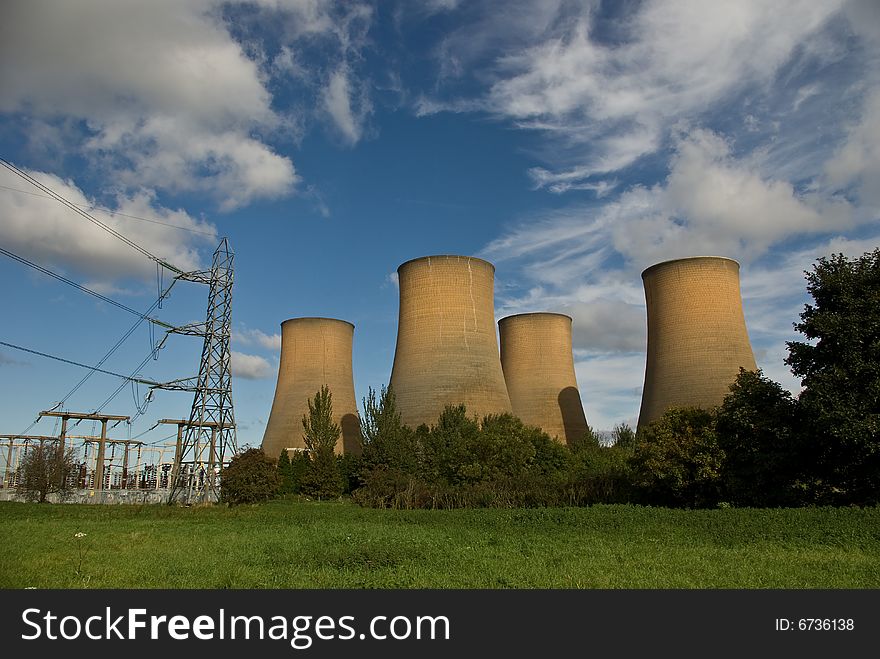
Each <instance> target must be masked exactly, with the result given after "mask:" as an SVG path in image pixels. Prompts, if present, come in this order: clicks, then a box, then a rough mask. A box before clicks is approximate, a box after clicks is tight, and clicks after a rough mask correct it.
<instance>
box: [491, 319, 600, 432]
mask: <svg viewBox="0 0 880 659" xmlns="http://www.w3.org/2000/svg"><path fill="white" fill-rule="evenodd" d="M498 329H499V331H500V336H501V367H502V369H503V370H504V380H505V381H506V382H507V393H508V394H510V404H511V406H512V407H513V413H514V414H515V415H516V416H518V417H519V418H520V419H521V420H522V421H523V423H526V424H528V425H531V426H538V427H539V428H541V429H542V430H543V431H544V432H546V433H547V434H548V435H550V436H551V437H555V438H556V440H557V441H559V442H563V443H566V442H567V443H571V442H574V441H576V440H577V439H580V438H581V437H583V435H584V433H585V432H586V430H587V418H586V416H585V415H584V407H583V405H582V404H581V396H580V393H579V392H578V388H577V380H576V379H575V375H574V358H573V356H572V351H571V318H569V317H568V316H565V315H563V314H559V313H524V314H518V315H515V316H507V317H506V318H502V319H501V320H500V321H498Z"/></svg>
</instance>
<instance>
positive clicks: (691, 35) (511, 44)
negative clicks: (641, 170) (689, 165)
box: [419, 0, 845, 192]
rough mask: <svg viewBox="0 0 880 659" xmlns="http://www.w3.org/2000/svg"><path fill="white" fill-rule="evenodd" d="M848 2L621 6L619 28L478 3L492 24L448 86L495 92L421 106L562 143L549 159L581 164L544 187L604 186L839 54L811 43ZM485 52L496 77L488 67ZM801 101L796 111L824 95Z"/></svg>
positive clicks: (546, 6) (459, 55)
mask: <svg viewBox="0 0 880 659" xmlns="http://www.w3.org/2000/svg"><path fill="white" fill-rule="evenodd" d="M844 4H845V2H844V0H824V1H820V2H815V1H814V0H786V1H784V2H781V3H772V4H768V3H766V2H762V1H761V0H742V1H739V2H724V3H706V2H701V1H700V0H648V1H647V2H643V3H636V4H629V5H625V6H621V7H620V8H619V9H620V15H618V16H616V17H615V18H614V19H613V20H612V21H608V20H607V19H603V18H602V17H601V16H600V15H599V14H600V12H597V11H596V3H593V2H584V3H561V2H559V3H558V2H550V3H541V5H540V11H539V10H538V9H537V8H535V7H534V6H531V5H529V4H526V5H524V6H522V7H521V6H520V5H517V6H516V7H515V8H512V9H511V11H508V12H497V11H496V10H495V7H494V6H493V5H492V4H491V3H488V4H483V5H479V6H480V7H482V10H483V19H482V20H481V21H476V22H475V23H473V24H471V25H468V26H466V27H463V28H461V29H460V30H459V31H458V32H456V33H453V34H452V35H451V36H448V37H446V38H445V39H444V40H443V42H442V44H441V46H440V47H439V48H438V54H437V58H438V60H439V62H440V64H441V81H442V80H443V79H444V77H453V78H455V77H461V76H463V75H464V74H465V73H466V72H468V71H472V70H476V71H477V73H478V79H479V80H481V81H484V80H486V79H487V78H488V79H490V80H494V82H492V83H491V84H490V87H489V90H488V92H487V93H486V94H485V95H484V96H482V97H480V98H478V99H476V101H475V99H473V98H471V99H467V98H465V99H462V98H452V99H450V98H448V95H444V94H440V93H438V94H434V98H426V97H422V98H421V100H420V103H419V112H420V113H423V114H424V113H428V112H434V111H440V110H453V111H457V110H458V108H463V109H465V110H473V109H485V110H488V111H489V112H491V113H493V114H495V115H496V116H498V117H499V118H503V119H507V120H510V121H512V122H513V123H514V125H516V126H519V127H522V128H529V129H534V130H538V131H540V132H541V133H542V134H543V136H544V137H545V138H546V139H547V140H549V141H550V143H551V144H552V145H553V146H552V147H548V148H547V158H548V160H550V161H551V162H552V161H559V160H562V161H563V162H564V161H565V160H568V161H569V163H571V161H572V160H574V161H576V164H574V165H571V164H569V165H568V166H565V165H563V166H562V167H561V168H560V169H559V171H556V172H552V171H550V170H549V168H548V169H545V174H546V175H545V176H541V177H538V178H536V183H538V184H541V185H543V184H547V185H555V188H553V191H555V192H560V191H565V190H568V189H580V188H578V187H577V183H578V182H584V183H585V184H587V185H591V184H595V181H590V180H589V179H590V177H593V176H596V175H603V174H607V173H610V172H616V171H618V170H620V169H623V168H626V167H628V166H629V165H631V164H633V163H635V162H636V161H637V160H639V159H640V158H642V157H643V156H646V155H648V154H652V153H655V152H657V150H658V149H659V148H660V147H661V146H662V145H663V144H664V142H665V140H666V137H667V133H668V131H669V129H670V128H671V127H672V126H673V125H674V124H675V123H676V122H677V121H680V120H681V119H684V118H690V119H695V118H698V117H701V116H703V115H704V114H705V113H707V112H709V111H711V110H712V109H713V108H716V107H718V106H719V105H720V104H721V103H723V102H725V101H729V100H730V99H731V98H733V97H734V96H736V95H737V94H740V93H742V92H744V91H747V90H755V89H766V88H768V86H769V85H770V84H771V83H773V82H774V79H775V77H776V76H777V74H778V73H779V72H780V71H781V70H782V69H783V67H784V66H785V65H787V64H788V63H789V62H790V61H791V60H792V59H794V58H797V57H802V56H803V57H806V56H807V54H808V55H809V56H813V57H827V58H831V57H834V56H837V55H836V53H831V52H824V51H822V49H820V48H818V47H811V46H810V44H811V38H812V37H813V36H814V35H816V34H819V33H821V32H822V30H823V29H825V28H826V27H827V25H828V24H829V21H830V19H832V18H833V17H834V16H835V15H837V14H838V13H839V11H840V10H841V8H842V7H843V6H844ZM609 23H613V25H611V26H609ZM600 24H601V26H600ZM609 32H610V34H611V35H612V36H611V38H610V39H609V38H608V34H609ZM487 54H490V55H491V57H492V60H491V61H492V62H493V64H492V65H490V66H489V67H486V66H485V63H484V62H483V61H481V60H479V59H478V57H480V56H482V57H483V58H485V57H486V55H487ZM444 72H445V73H444ZM450 72H451V73H450ZM801 91H802V95H801V96H800V97H798V99H795V100H796V103H797V104H800V103H803V102H804V101H805V100H806V99H807V98H808V97H809V95H810V94H811V93H814V92H811V90H809V89H808V88H803V89H802V90H801ZM444 96H447V97H446V98H444ZM468 101H470V103H471V106H470V107H469V106H468V103H467V102H468ZM559 147H562V149H560V148H559ZM560 150H562V151H564V152H565V157H563V158H561V157H560Z"/></svg>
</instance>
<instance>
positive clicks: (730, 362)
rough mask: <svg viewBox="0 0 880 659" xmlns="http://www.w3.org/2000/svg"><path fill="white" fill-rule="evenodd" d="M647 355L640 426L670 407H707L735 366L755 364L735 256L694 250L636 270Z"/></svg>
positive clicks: (722, 392)
mask: <svg viewBox="0 0 880 659" xmlns="http://www.w3.org/2000/svg"><path fill="white" fill-rule="evenodd" d="M642 280H643V281H644V284H645V301H646V303H647V307H648V359H647V365H646V368H645V388H644V390H643V392H642V409H641V411H640V413H639V427H640V428H641V427H644V426H646V425H648V424H649V423H650V422H651V421H654V420H656V419H658V418H659V417H661V416H662V415H663V413H664V412H665V411H666V410H667V409H669V408H670V407H702V408H710V407H714V406H715V405H720V404H721V402H722V401H723V400H724V397H725V396H726V395H727V394H728V393H729V387H730V385H731V384H732V383H733V381H734V380H735V379H736V376H737V374H738V372H739V368H740V367H743V368H745V369H747V370H754V369H756V368H757V367H756V365H755V357H754V355H753V354H752V347H751V345H750V343H749V335H748V331H747V330H746V321H745V318H744V316H743V309H742V297H741V295H740V289H739V263H737V262H736V261H734V260H732V259H728V258H724V257H719V256H695V257H691V258H685V259H677V260H674V261H666V262H664V263H658V264H656V265H652V266H651V267H650V268H648V269H647V270H645V271H644V272H643V273H642Z"/></svg>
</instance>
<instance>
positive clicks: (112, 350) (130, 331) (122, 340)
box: [56, 279, 177, 407]
mask: <svg viewBox="0 0 880 659" xmlns="http://www.w3.org/2000/svg"><path fill="white" fill-rule="evenodd" d="M175 283H177V280H176V279H174V280H172V282H171V284H170V285H169V286H168V288H166V289H165V291H164V292H163V293H162V294H161V295H160V296H159V298H158V299H157V300H156V301H155V302H153V304H152V305H150V308H149V309H147V310H146V311H145V312H144V313H143V314H140V313H139V314H138V315H139V316H140V319H139V320H137V321H136V322H135V324H134V325H132V326H131V327H130V328H129V329H128V331H127V332H125V334H123V335H122V337H121V338H120V339H119V340H118V341H117V342H116V343H115V344H114V345H113V347H112V348H110V350H108V351H107V353H106V354H105V355H104V356H103V357H101V359H100V361H99V362H98V363H97V364H95V368H97V367H100V366H101V365H102V364H103V363H104V362H105V361H107V360H108V359H109V358H110V357H111V356H112V355H113V353H115V352H116V351H117V350H118V349H119V347H120V346H121V345H122V344H123V343H125V341H126V339H128V337H130V336H131V335H132V334H133V333H134V331H135V330H136V329H137V328H138V327H140V324H141V323H142V322H143V321H144V319H145V318H148V314H150V313H152V312H153V311H154V310H155V309H156V307H158V306H159V305H160V304H161V302H162V300H163V299H165V298H166V297H168V295H169V294H170V293H171V289H172V288H174V284H175ZM150 348H151V353H152V352H155V348H154V347H153V345H152V342H151V345H150ZM139 368H140V367H139ZM94 374H95V370H91V371H89V372H88V373H86V374H85V375H84V376H83V378H82V379H81V380H80V381H79V382H77V383H76V385H75V386H74V387H73V389H71V390H70V391H68V392H67V394H65V396H64V398H62V399H61V401H60V402H59V403H58V404H57V405H56V407H60V406H62V405H64V403H65V402H66V401H67V399H68V398H70V397H71V396H73V394H75V393H76V392H77V391H78V390H79V388H80V387H82V386H83V385H84V384H85V383H86V381H88V379H89V378H90V377H92V376H93V375H94ZM132 375H134V373H132Z"/></svg>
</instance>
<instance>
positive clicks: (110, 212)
mask: <svg viewBox="0 0 880 659" xmlns="http://www.w3.org/2000/svg"><path fill="white" fill-rule="evenodd" d="M0 188H2V189H3V190H10V191H11V192H20V193H21V194H26V195H30V196H31V197H40V198H42V199H54V197H51V196H50V195H47V194H40V193H39V192H30V191H28V190H21V189H19V188H12V187H9V186H8V185H0ZM73 205H74V206H76V207H77V208H79V209H80V210H84V211H91V210H96V211H101V212H102V213H107V214H108V215H110V216H113V215H119V216H121V217H127V218H130V219H132V220H140V221H142V222H151V223H152V224H161V225H162V226H165V227H171V228H172V229H179V230H180V231H189V232H190V233H200V234H202V235H203V236H211V237H214V236H215V235H216V232H214V231H202V230H201V229H192V228H190V227H182V226H180V225H177V224H171V223H170V222H160V221H159V220H154V219H151V218H149V217H141V216H140V215H131V214H129V213H122V212H120V211H117V210H113V209H112V208H107V207H106V206H96V205H91V206H80V205H78V204H73Z"/></svg>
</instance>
